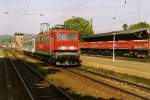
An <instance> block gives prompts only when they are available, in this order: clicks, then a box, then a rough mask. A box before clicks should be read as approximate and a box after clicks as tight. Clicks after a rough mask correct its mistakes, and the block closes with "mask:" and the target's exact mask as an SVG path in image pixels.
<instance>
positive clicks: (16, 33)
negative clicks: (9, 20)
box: [15, 33, 24, 35]
mask: <svg viewBox="0 0 150 100" xmlns="http://www.w3.org/2000/svg"><path fill="white" fill-rule="evenodd" d="M15 35H24V34H23V33H15Z"/></svg>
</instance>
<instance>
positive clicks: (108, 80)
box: [64, 68, 150, 100]
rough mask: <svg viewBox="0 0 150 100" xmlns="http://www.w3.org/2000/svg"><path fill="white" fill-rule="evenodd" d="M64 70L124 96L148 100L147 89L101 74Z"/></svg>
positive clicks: (149, 91) (73, 69)
mask: <svg viewBox="0 0 150 100" xmlns="http://www.w3.org/2000/svg"><path fill="white" fill-rule="evenodd" d="M64 70H66V71H69V72H71V73H74V74H77V75H79V76H81V77H84V78H87V79H90V80H92V81H94V82H97V83H100V84H104V85H106V86H108V87H110V88H113V89H116V90H119V91H121V92H124V93H125V94H126V95H131V96H134V97H137V98H139V99H140V100H150V89H149V88H147V87H144V86H140V85H137V84H134V83H130V82H126V81H122V80H119V79H116V78H113V77H109V76H105V75H103V74H100V73H96V72H91V71H88V70H84V69H79V68H69V69H64ZM85 73H86V74H85ZM98 77H99V78H98Z"/></svg>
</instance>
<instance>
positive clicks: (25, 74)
mask: <svg viewBox="0 0 150 100" xmlns="http://www.w3.org/2000/svg"><path fill="white" fill-rule="evenodd" d="M10 55H11V58H10V61H11V63H12V65H13V67H14V69H15V70H16V72H17V74H18V75H19V77H20V79H21V80H22V83H23V84H24V86H25V87H26V90H27V91H28V94H29V96H30V98H31V100H73V98H72V97H70V96H69V95H68V94H67V93H65V92H64V91H62V90H61V89H60V88H58V87H56V86H54V85H53V84H51V83H50V82H49V81H48V80H46V79H45V78H44V77H43V76H42V75H40V74H39V73H38V72H36V71H35V70H33V69H32V68H31V66H30V65H28V64H26V63H24V62H22V61H21V60H20V59H19V58H17V57H16V56H14V55H13V54H10ZM20 67H21V68H20Z"/></svg>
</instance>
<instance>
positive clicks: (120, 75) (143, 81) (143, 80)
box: [81, 66, 150, 88]
mask: <svg viewBox="0 0 150 100" xmlns="http://www.w3.org/2000/svg"><path fill="white" fill-rule="evenodd" d="M81 69H84V70H88V71H94V72H98V73H102V74H104V75H107V76H111V77H114V78H117V79H121V80H124V81H127V82H132V83H135V84H139V85H143V86H146V87H149V88H150V79H146V78H142V77H138V76H133V75H128V74H123V73H118V72H115V71H112V70H105V69H101V68H100V69H98V68H94V67H90V66H81Z"/></svg>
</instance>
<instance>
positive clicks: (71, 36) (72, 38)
mask: <svg viewBox="0 0 150 100" xmlns="http://www.w3.org/2000/svg"><path fill="white" fill-rule="evenodd" d="M75 39H76V34H75V33H69V34H68V40H75Z"/></svg>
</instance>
